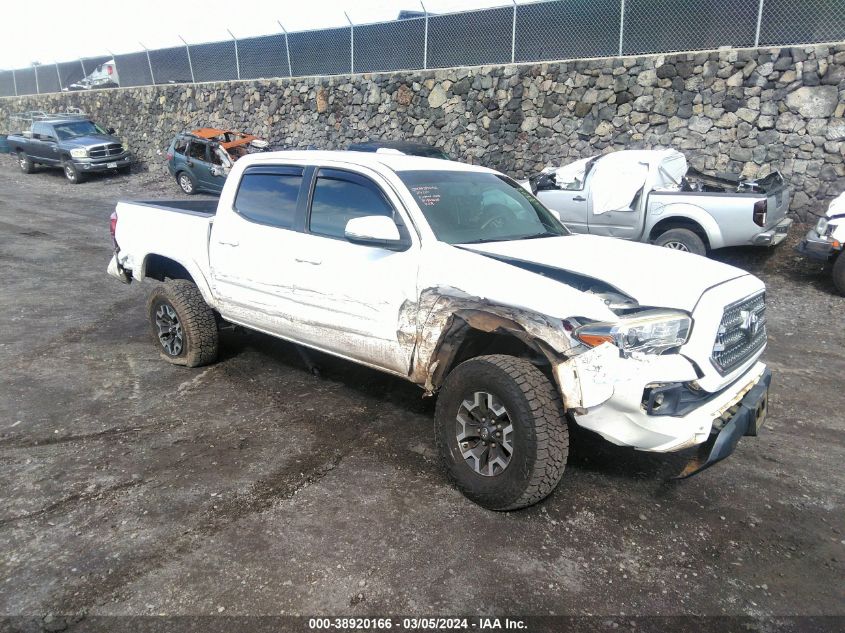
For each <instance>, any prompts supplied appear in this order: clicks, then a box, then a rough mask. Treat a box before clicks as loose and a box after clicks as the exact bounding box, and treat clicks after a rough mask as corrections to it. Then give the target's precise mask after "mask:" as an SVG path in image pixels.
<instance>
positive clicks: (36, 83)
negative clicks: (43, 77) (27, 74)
mask: <svg viewBox="0 0 845 633" xmlns="http://www.w3.org/2000/svg"><path fill="white" fill-rule="evenodd" d="M32 74H33V75H35V94H37V95H40V94H41V90H40V89H39V88H38V66H36V65H35V63H33V64H32Z"/></svg>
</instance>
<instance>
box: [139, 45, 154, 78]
mask: <svg viewBox="0 0 845 633" xmlns="http://www.w3.org/2000/svg"><path fill="white" fill-rule="evenodd" d="M138 43H139V44H140V45H141V48H143V49H144V50H145V51H146V53H147V66H149V67H150V81H152V82H153V85H154V86H155V85H156V77H155V75H154V74H153V63H152V62H151V61H150V51H149V49H147V47H146V46H144V44H143V42H138Z"/></svg>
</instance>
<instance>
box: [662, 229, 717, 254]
mask: <svg viewBox="0 0 845 633" xmlns="http://www.w3.org/2000/svg"><path fill="white" fill-rule="evenodd" d="M654 243H655V244H656V245H657V246H665V247H667V248H672V249H674V250H679V251H686V252H688V253H693V254H694V255H702V256H706V255H707V245H706V244H705V243H704V240H702V239H701V238H700V237H699V236H698V235H696V234H695V233H693V232H692V231H690V230H689V229H669V230H668V231H666V232H665V233H662V234H661V235H659V236H658V237H657V239H656V240H654Z"/></svg>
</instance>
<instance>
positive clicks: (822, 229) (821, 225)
mask: <svg viewBox="0 0 845 633" xmlns="http://www.w3.org/2000/svg"><path fill="white" fill-rule="evenodd" d="M827 226H828V221H827V218H824V217H822V218H819V221H818V222H816V233H818V234H819V236H820V237H824V236H825V234H827Z"/></svg>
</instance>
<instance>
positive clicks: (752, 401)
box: [676, 368, 772, 479]
mask: <svg viewBox="0 0 845 633" xmlns="http://www.w3.org/2000/svg"><path fill="white" fill-rule="evenodd" d="M771 382H772V372H771V370H770V369H768V368H767V369H766V370H765V371H764V372H763V375H762V376H760V379H759V380H758V381H757V383H756V384H755V385H754V386H753V387H752V388H751V389H750V390H749V391H748V393H746V394H745V396H743V398H742V400H740V401H739V403H738V404H737V405H735V406H734V407H732V408H731V409H730V410H729V411H728V412H726V414H725V415H723V416H722V418H720V420H719V421H723V420H725V418H727V420H726V421H725V422H724V426H722V428H721V429H716V428H715V425H714V432H713V433H711V435H710V438H709V439H708V440H707V441H706V442H704V443H703V444H701V445H700V446H699V448H698V454H697V455H696V456H695V457H693V458H692V459H691V460H690V461H689V462H688V463H687V465H686V466H685V467H684V469H683V470H682V471H681V473H680V474H679V475H678V476H677V477H676V479H685V478H687V477H691V476H693V475H695V474H696V473H700V472H701V471H702V470H704V469H706V468H710V466H712V465H713V464H715V463H716V462H720V461H722V460H723V459H725V457H727V456H728V455H730V454H731V453H733V452H734V449H735V448H736V445H737V443H739V440H740V438H741V437H743V436H745V435H751V436H756V435H757V434H758V433H759V431H760V427H762V426H763V423H764V422H765V420H766V415H767V414H768V410H769V385H771Z"/></svg>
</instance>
